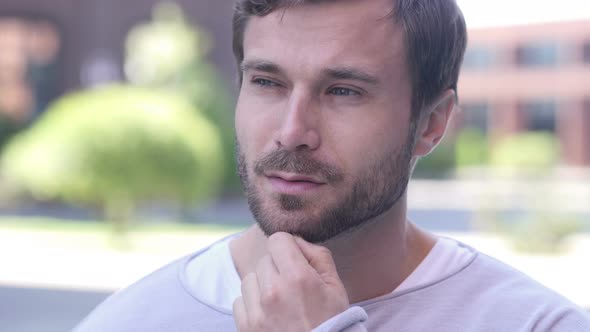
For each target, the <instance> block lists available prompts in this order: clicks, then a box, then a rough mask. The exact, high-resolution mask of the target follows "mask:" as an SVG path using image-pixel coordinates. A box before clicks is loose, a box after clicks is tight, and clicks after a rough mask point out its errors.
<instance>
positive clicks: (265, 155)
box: [236, 0, 413, 242]
mask: <svg viewBox="0 0 590 332" xmlns="http://www.w3.org/2000/svg"><path fill="white" fill-rule="evenodd" d="M391 10H392V4H391V1H390V0H370V1H346V0H345V1H325V2H321V3H319V4H305V5H300V6H296V7H293V8H289V9H287V10H285V11H283V10H279V11H275V12H273V13H271V14H269V15H268V16H265V17H253V18H251V21H250V22H249V24H248V27H247V28H246V31H245V38H244V61H243V63H242V70H243V82H242V86H241V90H240V96H239V99H238V103H237V108H236V135H237V154H238V164H239V165H238V168H239V172H240V176H241V178H242V182H243V185H244V187H245V190H246V193H247V196H248V202H249V204H250V208H251V210H252V212H253V214H254V217H255V218H256V220H257V222H258V224H259V225H260V227H261V229H262V230H263V231H264V232H265V233H266V234H272V233H274V232H277V231H286V232H289V233H292V234H295V235H299V236H302V237H303V238H304V239H306V240H308V241H311V242H323V241H326V240H328V239H330V238H332V237H334V236H336V235H338V234H340V233H342V232H344V231H347V230H350V229H354V228H355V227H356V226H359V225H361V224H363V223H365V222H367V221H369V220H371V219H373V218H375V217H377V216H379V215H381V214H383V213H385V212H386V211H388V210H389V209H391V207H392V206H393V205H395V203H396V202H397V201H398V199H399V198H400V197H401V196H402V195H403V194H404V192H405V188H406V185H407V181H408V177H409V173H410V160H411V157H412V147H411V145H412V144H411V142H412V140H413V132H412V130H411V129H410V98H411V87H410V81H409V74H408V71H407V68H406V61H405V57H404V46H403V36H402V31H401V28H400V27H398V26H396V25H395V24H394V23H393V22H392V20H391V19H390V18H389V17H386V16H387V14H388V13H389V12H390V11H391Z"/></svg>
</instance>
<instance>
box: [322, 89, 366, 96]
mask: <svg viewBox="0 0 590 332" xmlns="http://www.w3.org/2000/svg"><path fill="white" fill-rule="evenodd" d="M328 93H329V94H331V95H334V96H344V97H347V96H358V95H359V94H360V93H358V92H357V91H354V90H352V89H349V88H332V89H330V90H329V91H328Z"/></svg>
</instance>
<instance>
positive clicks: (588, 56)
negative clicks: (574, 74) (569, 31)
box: [582, 40, 590, 64]
mask: <svg viewBox="0 0 590 332" xmlns="http://www.w3.org/2000/svg"><path fill="white" fill-rule="evenodd" d="M582 61H584V63H587V64H590V40H587V41H586V42H585V43H584V46H583V48H582Z"/></svg>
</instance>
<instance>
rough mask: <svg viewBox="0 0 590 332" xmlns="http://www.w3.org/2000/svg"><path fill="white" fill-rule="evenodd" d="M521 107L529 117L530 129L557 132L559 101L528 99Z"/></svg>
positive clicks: (528, 124) (528, 125) (528, 126)
mask: <svg viewBox="0 0 590 332" xmlns="http://www.w3.org/2000/svg"><path fill="white" fill-rule="evenodd" d="M519 108H520V110H521V111H522V112H523V115H524V116H525V118H526V119H527V120H526V121H527V128H528V130H532V131H550V132H555V112H556V110H557V103H556V102H555V101H554V100H534V101H526V102H522V103H520V105H519Z"/></svg>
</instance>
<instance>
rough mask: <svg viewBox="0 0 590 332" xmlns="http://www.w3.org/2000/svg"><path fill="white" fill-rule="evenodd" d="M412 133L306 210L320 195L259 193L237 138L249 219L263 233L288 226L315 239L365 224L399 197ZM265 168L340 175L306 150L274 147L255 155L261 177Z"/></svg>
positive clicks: (334, 178) (335, 178)
mask: <svg viewBox="0 0 590 332" xmlns="http://www.w3.org/2000/svg"><path fill="white" fill-rule="evenodd" d="M412 127H413V126H412ZM413 139H414V130H410V135H409V136H408V138H407V141H406V142H405V144H403V145H402V146H401V147H400V148H397V149H392V151H389V153H386V154H385V155H383V156H381V157H380V158H377V159H376V160H374V161H373V162H372V163H371V165H370V166H369V167H367V169H366V170H365V171H364V172H363V173H362V174H359V175H358V176H357V178H356V180H355V181H354V182H353V183H352V185H349V186H348V187H349V189H347V190H346V191H345V192H343V196H341V197H339V198H338V199H337V200H336V202H335V203H333V204H327V205H325V206H320V209H319V211H316V212H315V213H312V211H306V210H310V207H311V206H312V205H318V204H320V205H321V203H322V202H321V199H316V200H314V201H313V202H310V201H308V200H305V198H303V197H300V196H296V195H288V194H275V195H270V196H268V197H264V196H263V194H262V193H261V192H260V190H259V188H258V187H257V186H256V185H255V184H254V183H253V181H252V179H251V178H250V173H249V169H248V166H247V162H246V157H245V155H244V154H243V153H242V151H241V149H240V145H239V142H238V141H237V139H236V160H237V163H238V165H237V166H238V174H239V176H240V180H241V182H242V185H243V187H244V190H245V192H246V196H247V198H248V205H249V207H250V210H251V212H252V214H253V216H254V219H255V220H256V222H257V224H258V226H259V227H260V229H261V230H262V231H263V232H264V233H265V234H266V235H267V236H270V235H271V234H273V233H276V232H287V233H290V234H292V235H295V236H299V237H301V238H303V239H304V240H306V241H308V242H311V243H320V242H325V241H327V240H330V239H332V238H334V237H336V236H338V235H341V234H345V233H347V232H351V231H353V230H356V229H358V228H360V227H361V226H363V225H366V224H368V223H369V222H370V221H371V220H374V219H375V218H376V217H378V216H380V215H381V214H383V213H385V212H386V211H388V210H390V209H391V208H392V207H393V206H394V205H395V204H396V203H397V202H398V201H399V199H400V198H401V197H402V196H403V194H404V193H405V192H406V188H407V185H408V181H409V178H410V173H411V163H412V150H413ZM269 171H282V172H289V173H296V174H301V175H307V176H317V177H319V178H322V179H324V180H325V182H326V185H331V186H338V185H342V184H343V183H344V179H345V176H344V173H343V172H342V171H341V170H340V169H338V168H337V167H335V166H332V165H328V164H325V163H322V162H320V161H317V160H315V159H313V158H311V157H310V155H309V153H308V152H306V151H303V152H300V151H287V150H275V151H273V152H271V153H270V154H268V155H266V156H264V157H263V158H260V159H258V160H255V161H254V167H253V172H254V174H255V175H256V176H258V177H261V178H262V177H264V174H265V173H266V172H269ZM306 212H307V213H306Z"/></svg>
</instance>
